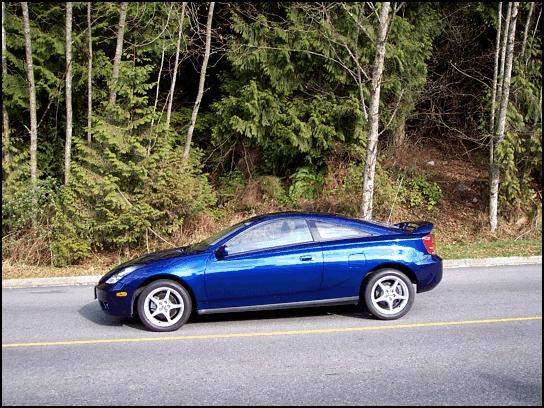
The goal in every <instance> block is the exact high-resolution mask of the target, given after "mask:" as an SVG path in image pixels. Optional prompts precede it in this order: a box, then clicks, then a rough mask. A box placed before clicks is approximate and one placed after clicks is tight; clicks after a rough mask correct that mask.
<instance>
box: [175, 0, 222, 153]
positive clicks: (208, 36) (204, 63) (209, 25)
mask: <svg viewBox="0 0 544 408" xmlns="http://www.w3.org/2000/svg"><path fill="white" fill-rule="evenodd" d="M214 6H215V3H214V2H211V3H210V6H209V9H208V21H207V23H206V49H205V50H204V60H203V61H202V68H201V70H200V82H199V85H198V94H197V96H196V100H195V104H194V106H193V113H192V114H191V123H190V124H189V129H188V130H187V139H186V140H185V149H184V150H183V157H184V158H187V157H188V156H189V149H190V148H191V139H192V138H193V131H194V129H195V123H196V117H197V115H198V109H199V107H200V102H201V101H202V95H203V94H204V84H205V81H206V68H207V66H208V59H209V58H210V48H211V41H212V19H213V8H214Z"/></svg>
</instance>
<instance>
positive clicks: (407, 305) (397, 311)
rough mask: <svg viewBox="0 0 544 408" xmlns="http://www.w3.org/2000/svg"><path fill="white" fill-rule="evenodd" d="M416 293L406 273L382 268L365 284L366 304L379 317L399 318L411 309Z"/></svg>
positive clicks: (383, 318) (382, 318) (386, 318)
mask: <svg viewBox="0 0 544 408" xmlns="http://www.w3.org/2000/svg"><path fill="white" fill-rule="evenodd" d="M415 293H416V292H415V290H414V287H413V285H412V282H411V281H410V279H408V277H407V276H406V275H405V274H404V273H402V272H400V271H397V270H395V269H382V270H380V271H378V272H376V273H375V274H374V275H372V276H371V277H370V279H369V280H368V282H367V284H366V286H365V290H364V297H365V306H366V307H367V309H368V311H369V312H370V313H372V315H374V316H375V317H377V318H378V319H381V320H394V319H398V318H400V317H402V316H404V315H405V314H406V313H408V311H409V310H410V309H411V307H412V304H413V303H414V298H415Z"/></svg>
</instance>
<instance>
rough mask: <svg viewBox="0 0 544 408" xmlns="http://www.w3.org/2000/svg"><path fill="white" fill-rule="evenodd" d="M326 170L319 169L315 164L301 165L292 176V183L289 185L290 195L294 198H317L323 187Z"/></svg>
mask: <svg viewBox="0 0 544 408" xmlns="http://www.w3.org/2000/svg"><path fill="white" fill-rule="evenodd" d="M325 175H326V174H325V172H324V171H323V170H322V171H319V172H318V171H317V168H316V167H315V166H305V167H299V168H298V169H297V171H296V172H295V174H293V175H292V176H291V178H292V183H291V186H290V187H289V195H290V196H291V197H293V198H295V199H296V198H305V199H307V200H312V199H315V198H317V197H318V196H319V193H320V191H322V189H323V182H324V180H325Z"/></svg>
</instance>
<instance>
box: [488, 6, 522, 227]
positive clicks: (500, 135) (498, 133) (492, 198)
mask: <svg viewBox="0 0 544 408" xmlns="http://www.w3.org/2000/svg"><path fill="white" fill-rule="evenodd" d="M501 6H502V5H499V7H501ZM518 6H519V2H514V3H509V4H508V13H507V18H506V25H505V29H504V32H503V41H502V42H501V43H502V47H503V48H502V49H501V53H502V55H504V58H502V57H501V67H500V72H503V73H504V75H503V78H502V86H501V89H500V105H499V112H498V117H497V124H496V128H495V129H494V134H493V141H492V145H493V151H492V152H491V154H490V166H489V167H490V169H489V184H490V194H489V224H490V226H491V231H492V232H495V231H496V229H497V212H498V201H499V182H500V168H499V163H498V160H497V155H496V150H497V148H498V146H499V145H500V144H501V143H502V141H503V140H504V134H505V128H506V113H507V110H508V99H509V95H510V80H511V75H512V65H513V60H514V41H515V34H516V20H517V17H518ZM499 13H500V11H499Z"/></svg>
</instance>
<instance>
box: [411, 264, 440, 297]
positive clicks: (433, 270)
mask: <svg viewBox="0 0 544 408" xmlns="http://www.w3.org/2000/svg"><path fill="white" fill-rule="evenodd" d="M433 259H434V260H435V262H434V263H432V264H431V265H429V266H428V267H427V268H425V269H424V270H422V271H420V272H419V273H418V275H419V279H418V284H417V293H423V292H428V291H430V290H432V289H434V288H436V286H437V285H438V284H439V283H440V281H442V275H443V270H444V267H443V264H442V263H443V262H442V258H440V257H439V256H436V255H433Z"/></svg>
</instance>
